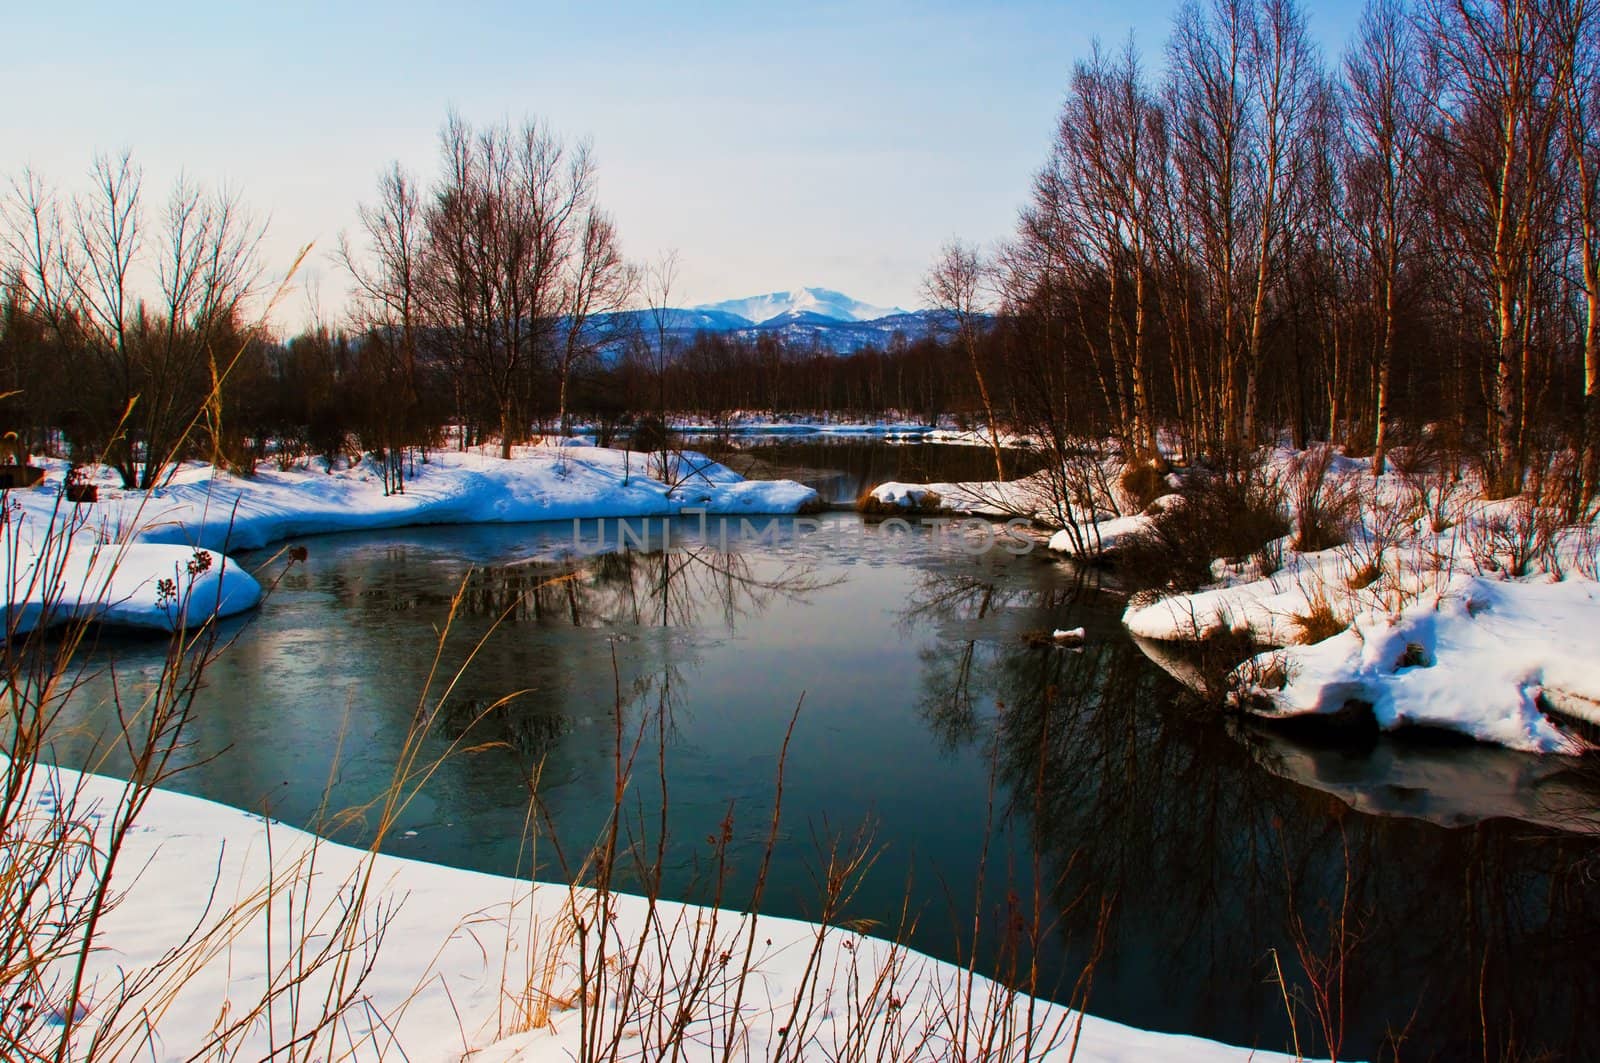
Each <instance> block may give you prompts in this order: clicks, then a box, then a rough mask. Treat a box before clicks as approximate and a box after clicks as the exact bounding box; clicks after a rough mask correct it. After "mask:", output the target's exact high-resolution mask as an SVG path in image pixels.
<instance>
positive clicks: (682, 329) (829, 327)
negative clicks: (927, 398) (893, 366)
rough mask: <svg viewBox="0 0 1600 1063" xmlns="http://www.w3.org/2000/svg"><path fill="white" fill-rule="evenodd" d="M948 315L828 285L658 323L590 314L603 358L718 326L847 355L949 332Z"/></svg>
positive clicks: (683, 340)
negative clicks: (866, 299) (885, 303)
mask: <svg viewBox="0 0 1600 1063" xmlns="http://www.w3.org/2000/svg"><path fill="white" fill-rule="evenodd" d="M947 318H948V315H947V314H945V313H943V312H941V311H936V310H901V309H898V308H895V307H882V306H873V305H871V304H870V303H863V302H861V301H860V300H859V299H852V298H850V297H849V296H848V295H845V294H843V293H841V292H836V291H833V290H831V289H828V288H796V289H795V290H794V291H792V292H772V293H769V294H767V295H753V296H750V297H749V298H747V299H728V300H725V301H723V302H720V303H704V304H702V305H700V306H691V307H684V308H681V309H679V308H672V309H669V310H668V311H667V312H666V313H665V314H664V315H663V316H662V318H661V320H660V321H658V320H657V318H656V315H655V314H654V313H653V312H652V311H650V310H622V311H618V312H617V313H613V314H603V315H600V316H599V317H597V318H594V319H592V320H591V321H590V323H589V328H590V329H592V330H593V332H594V333H595V335H596V337H597V339H598V342H599V343H600V345H601V347H602V349H604V350H605V351H606V357H608V358H609V357H613V356H615V355H617V354H618V353H619V352H621V351H622V350H623V349H624V348H625V347H626V346H627V345H628V344H630V343H642V344H644V345H646V346H648V347H652V348H653V347H655V346H656V344H658V343H659V342H660V340H661V338H662V334H661V330H662V329H663V328H664V330H665V333H666V336H665V338H666V339H667V341H668V342H669V343H673V344H678V345H682V344H687V343H690V342H692V341H693V340H694V337H695V336H696V335H697V334H699V333H702V332H716V333H722V334H724V335H729V336H736V337H740V338H743V339H755V338H757V337H760V336H779V337H781V338H783V339H784V340H785V341H787V342H788V343H790V344H791V345H796V346H799V347H801V348H807V347H809V348H814V349H816V350H822V351H830V352H832V353H834V354H840V355H848V354H854V353H855V352H856V351H859V350H861V349H862V348H863V347H879V348H884V347H887V346H889V344H890V343H891V342H892V341H893V340H894V339H895V337H896V336H900V337H903V338H905V339H907V340H913V341H915V340H919V339H922V338H923V337H925V336H929V335H934V334H939V333H943V332H947V331H949V327H948V326H949V322H948V320H947Z"/></svg>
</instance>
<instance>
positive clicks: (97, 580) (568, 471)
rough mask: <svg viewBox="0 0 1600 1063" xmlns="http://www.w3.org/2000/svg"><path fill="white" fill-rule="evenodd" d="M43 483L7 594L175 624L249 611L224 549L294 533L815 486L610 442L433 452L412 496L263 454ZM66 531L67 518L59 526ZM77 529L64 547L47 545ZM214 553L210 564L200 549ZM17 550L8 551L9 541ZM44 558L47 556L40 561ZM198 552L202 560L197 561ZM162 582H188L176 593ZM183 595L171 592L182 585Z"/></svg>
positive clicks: (33, 610) (30, 607) (19, 509)
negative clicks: (244, 466)
mask: <svg viewBox="0 0 1600 1063" xmlns="http://www.w3.org/2000/svg"><path fill="white" fill-rule="evenodd" d="M50 465H51V469H50V475H49V476H47V477H46V479H45V480H44V481H43V482H42V483H40V484H39V485H37V486H35V487H33V488H29V489H23V490H13V491H11V492H9V493H8V496H7V497H8V498H9V499H10V500H12V501H13V502H15V503H17V506H16V508H15V509H14V510H13V511H11V512H10V513H9V514H8V517H7V519H8V520H11V521H13V522H14V524H13V529H14V534H13V536H12V538H13V539H14V540H16V541H17V543H18V548H17V551H16V553H17V561H16V564H15V565H14V566H13V565H12V564H11V561H10V559H9V557H8V558H7V559H5V560H0V577H3V578H4V580H5V587H6V588H7V601H8V602H9V603H10V604H11V606H12V607H13V608H15V609H21V610H22V611H23V614H22V618H23V621H24V627H25V628H26V627H31V626H32V625H33V623H34V622H36V620H37V617H38V614H39V611H40V608H41V603H42V601H43V600H44V597H45V595H46V593H47V590H46V588H47V587H53V588H54V591H53V593H54V594H56V595H57V596H59V599H60V601H61V608H60V610H59V611H58V612H57V616H56V618H57V619H65V618H66V617H65V616H64V615H61V614H71V615H83V614H92V615H95V616H97V617H98V618H99V619H101V620H104V621H107V622H112V623H122V624H131V625H135V626H141V627H158V628H160V627H171V625H172V624H173V623H174V621H175V619H176V618H177V616H178V615H179V614H180V613H181V612H182V611H183V610H182V605H183V603H187V608H188V610H189V614H190V621H191V622H193V621H194V620H195V619H196V616H195V615H194V612H195V610H197V609H200V608H202V607H204V608H205V609H207V610H208V611H212V612H216V613H217V614H218V615H222V616H226V615H229V614H231V613H235V612H239V611H241V610H244V609H249V608H251V607H252V606H254V605H255V604H256V602H257V601H258V600H259V598H260V593H261V592H260V587H259V586H258V585H257V584H256V581H255V580H254V579H252V578H251V577H250V575H249V574H248V573H246V572H244V571H242V570H241V569H240V568H239V567H238V566H237V565H235V564H232V563H230V562H227V561H226V560H225V559H224V558H223V557H222V556H221V555H220V553H219V552H220V551H228V550H243V549H251V548H255V547H261V546H265V545H267V544H268V543H272V542H276V541H278V540H281V539H286V538H290V537H292V536H302V535H318V534H322V533H326V532H343V531H359V530H364V529H371V528H394V527H401V526H405V525H412V524H472V523H489V522H493V523H519V522H525V521H542V520H564V519H571V518H579V517H659V516H672V515H676V514H680V513H683V512H693V511H700V510H703V511H705V512H707V513H710V514H713V515H732V514H752V515H757V514H759V515H767V514H782V513H794V512H796V511H798V510H800V509H802V508H803V507H805V506H808V505H810V504H812V503H814V502H815V501H816V498H817V494H816V492H815V491H814V490H813V489H811V488H809V487H806V486H804V485H801V484H797V483H794V482H792V481H788V480H777V481H747V480H744V479H743V478H741V477H740V476H739V475H738V474H737V473H735V472H733V471H732V470H730V469H728V468H727V467H726V466H723V465H719V464H717V463H716V462H713V461H710V460H708V459H706V458H704V457H702V456H700V455H698V454H693V453H684V454H682V455H681V456H679V457H678V458H677V459H676V466H675V467H674V468H673V469H672V470H671V472H672V475H671V477H670V479H671V480H672V481H673V482H672V483H671V484H668V483H665V482H662V481H660V480H657V479H652V478H651V474H652V473H655V472H658V471H659V470H657V469H656V468H655V459H654V458H653V456H650V455H645V454H630V453H627V452H624V451H618V450H607V449H601V448H597V447H587V446H572V445H565V446H560V447H524V448H519V449H518V451H517V453H516V454H515V456H514V457H513V458H512V459H511V460H510V461H506V460H502V459H501V458H499V457H498V456H495V455H490V454H486V453H480V452H468V453H460V452H455V451H450V452H442V453H436V454H433V455H430V458H429V460H428V462H427V463H425V464H422V463H419V464H418V465H417V466H416V471H417V475H416V476H415V477H414V478H412V479H408V480H407V481H406V482H405V491H404V493H403V494H392V495H385V494H384V493H383V481H382V478H381V476H380V475H379V472H378V470H377V469H375V468H374V467H373V466H372V465H371V464H370V463H363V464H360V465H357V466H356V467H355V468H352V469H344V470H339V471H336V472H333V473H332V474H329V473H328V472H326V471H325V470H324V469H321V468H308V469H292V470H288V471H280V470H277V469H274V468H269V467H267V466H263V467H262V468H261V469H260V471H259V472H258V474H257V475H256V476H254V477H252V478H249V479H245V478H242V477H237V476H231V475H228V474H226V473H214V472H213V470H212V469H211V468H210V467H208V466H203V465H188V466H185V467H184V468H182V469H180V470H179V471H178V473H177V475H176V476H175V477H174V478H173V482H172V483H171V484H170V485H168V486H166V487H162V488H158V489H156V490H154V491H150V492H148V493H146V492H139V491H122V490H120V489H119V488H117V487H116V486H115V484H116V480H115V478H114V477H113V476H111V475H110V474H109V473H103V474H102V476H101V478H100V481H99V488H100V501H99V502H96V503H93V504H88V505H83V506H77V507H74V506H72V505H71V504H66V503H62V502H61V501H60V491H61V484H62V479H63V477H64V475H65V472H66V469H65V466H64V465H63V464H62V463H60V462H53V463H50ZM52 527H54V528H56V529H58V530H59V529H64V530H65V533H64V534H62V533H61V532H60V531H58V533H57V534H55V535H52V534H51V533H50V531H49V529H51V528H52ZM50 539H53V540H54V541H55V542H56V543H57V544H58V545H59V544H60V543H62V542H64V541H66V540H68V539H70V542H71V544H72V545H71V549H70V550H67V551H65V553H64V556H63V557H57V556H55V553H54V552H52V551H51V549H50V548H49V547H48V546H47V544H46V540H50ZM195 547H199V548H202V555H203V556H205V557H207V558H208V559H209V560H208V561H205V562H198V561H197V560H196V559H197V556H201V555H196V554H195V552H194V550H193V549H192V548H195ZM8 553H9V552H8ZM41 557H43V558H44V560H43V562H42V563H41V562H40V560H39V559H40V558H41ZM191 562H196V564H195V568H196V571H195V572H193V573H191V572H190V571H189V565H190V563H191ZM164 579H172V580H174V581H175V584H174V586H173V587H171V588H167V589H164V588H163V585H162V583H161V581H162V580H164ZM168 591H170V593H168Z"/></svg>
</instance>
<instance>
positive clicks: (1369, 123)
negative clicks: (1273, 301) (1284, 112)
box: [1342, 0, 1434, 475]
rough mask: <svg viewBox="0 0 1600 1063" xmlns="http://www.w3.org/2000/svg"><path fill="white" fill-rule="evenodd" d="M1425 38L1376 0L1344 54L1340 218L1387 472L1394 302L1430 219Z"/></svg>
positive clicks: (1379, 463)
mask: <svg viewBox="0 0 1600 1063" xmlns="http://www.w3.org/2000/svg"><path fill="white" fill-rule="evenodd" d="M1421 53H1422V42H1421V41H1420V39H1419V37H1418V33H1417V30H1416V26H1415V24H1414V23H1413V22H1412V21H1411V19H1410V18H1408V17H1407V15H1406V13H1405V11H1404V9H1403V8H1402V7H1401V6H1400V3H1399V0H1371V2H1370V3H1369V4H1368V5H1367V8H1366V10H1365V11H1364V12H1363V14H1362V17H1361V26H1360V29H1359V30H1358V31H1357V33H1356V38H1355V40H1354V42H1353V43H1352V46H1351V49H1350V51H1349V52H1348V53H1347V54H1346V56H1345V62H1344V74H1345V77H1344V82H1343V93H1342V96H1343V104H1344V106H1343V109H1342V113H1343V116H1344V123H1343V130H1344V145H1345V151H1346V156H1347V157H1346V162H1345V169H1346V173H1347V177H1348V185H1349V187H1350V195H1349V197H1348V199H1347V205H1348V209H1347V210H1346V211H1345V212H1344V220H1345V222H1346V224H1347V226H1348V229H1349V231H1350V233H1351V234H1352V236H1353V237H1354V240H1355V243H1356V246H1357V247H1359V249H1360V255H1361V258H1362V261H1363V263H1364V265H1365V272H1366V274H1367V277H1368V278H1369V281H1370V285H1371V287H1370V299H1371V301H1372V305H1373V308H1374V310H1375V311H1376V314H1375V319H1376V326H1375V328H1374V343H1373V358H1374V362H1375V365H1376V374H1375V375H1376V378H1377V394H1376V418H1375V420H1376V424H1375V428H1374V434H1373V452H1372V468H1373V472H1374V473H1375V474H1377V475H1382V473H1383V471H1384V463H1385V462H1384V459H1385V455H1386V454H1387V451H1388V444H1389V434H1390V424H1391V421H1392V419H1393V418H1392V412H1391V407H1390V375H1391V368H1392V366H1393V362H1394V342H1395V326H1396V322H1397V315H1398V307H1397V305H1396V300H1397V296H1398V292H1399V286H1400V282H1401V272H1402V270H1403V268H1404V267H1405V265H1406V263H1407V262H1408V260H1409V259H1410V258H1411V257H1412V256H1413V255H1414V254H1415V252H1416V249H1417V243H1418V241H1419V239H1420V237H1421V229H1422V226H1423V225H1424V224H1425V223H1426V219H1427V210H1428V182H1427V173H1428V169H1429V157H1428V152H1427V149H1428V144H1427V121H1428V107H1429V101H1430V100H1431V99H1432V97H1433V94H1434V86H1432V85H1431V84H1430V83H1429V80H1428V78H1427V74H1426V68H1425V67H1424V66H1423V65H1422V64H1421V63H1420V62H1419V61H1418V57H1419V56H1420V55H1421Z"/></svg>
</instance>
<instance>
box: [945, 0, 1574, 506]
mask: <svg viewBox="0 0 1600 1063" xmlns="http://www.w3.org/2000/svg"><path fill="white" fill-rule="evenodd" d="M1597 108H1600V14H1597V11H1596V4H1595V3H1594V2H1593V0H1420V2H1419V3H1418V4H1417V5H1415V6H1407V5H1406V3H1405V2H1404V0H1371V2H1370V3H1369V4H1368V6H1367V8H1366V10H1365V12H1364V13H1363V16H1362V19H1361V22H1360V25H1359V28H1358V30H1357V32H1356V34H1355V36H1354V38H1353V39H1352V40H1351V42H1350V44H1349V46H1348V48H1347V49H1346V51H1345V52H1344V54H1343V56H1342V57H1341V58H1340V59H1339V60H1338V61H1337V62H1334V63H1330V62H1329V61H1328V60H1327V59H1326V58H1325V57H1324V56H1323V54H1322V53H1321V51H1320V50H1319V49H1318V48H1317V46H1316V45H1315V44H1314V43H1313V41H1312V40H1311V38H1310V35H1309V33H1308V29H1307V22H1306V15H1305V12H1304V9H1303V8H1302V7H1301V6H1300V5H1299V4H1298V3H1297V0H1190V2H1188V3H1186V4H1185V5H1184V6H1183V7H1182V8H1181V9H1180V11H1179V13H1178V15H1177V17H1176V18H1175V20H1174V24H1173V29H1172V34H1171V38H1170V40H1169V41H1168V44H1167V50H1166V63H1165V68H1164V74H1163V76H1162V78H1161V79H1160V80H1159V81H1158V80H1154V79H1152V78H1151V77H1150V76H1149V75H1148V74H1147V73H1146V71H1145V67H1144V62H1143V59H1142V57H1141V56H1140V54H1139V52H1138V50H1137V49H1136V48H1134V46H1133V45H1132V44H1131V43H1129V44H1128V45H1127V46H1125V47H1123V48H1121V49H1118V50H1107V49H1104V48H1102V47H1100V46H1099V45H1098V44H1097V45H1096V46H1095V48H1094V50H1093V52H1092V54H1091V55H1090V56H1089V57H1087V58H1086V59H1084V60H1082V61H1081V62H1079V63H1078V64H1077V65H1076V66H1075V68H1074V70H1073V73H1072V77H1071V81H1070V85H1069V88H1068V92H1067V98H1066V101H1065V103H1064V105H1063V107H1062V109H1061V112H1060V117H1059V120H1058V122H1057V125H1056V129H1055V135H1054V138H1053V142H1052V144H1051V149H1050V153H1049V156H1048V160H1047V161H1046V163H1045V164H1044V166H1043V167H1042V168H1041V169H1040V171H1039V172H1038V174H1037V175H1036V178H1035V181H1034V189H1033V194H1032V197H1031V200H1030V202H1029V203H1028V204H1027V205H1026V207H1025V208H1024V210H1023V212H1022V216H1021V222H1020V225H1019V230H1018V233H1017V236H1016V238H1015V239H1014V240H1012V241H1011V242H1010V243H1009V244H1008V245H1007V246H1006V247H1004V248H1003V249H1002V250H1001V251H1000V252H999V253H998V254H997V255H996V256H995V257H994V259H993V261H992V262H990V263H987V265H988V266H989V267H990V268H991V269H992V270H993V271H994V280H995V285H996V288H997V290H998V291H999V292H1000V295H1001V298H1002V300H1003V305H1004V307H1005V311H1006V313H1005V315H1004V320H1005V327H1006V328H1007V329H1009V330H1011V331H1013V332H1014V333H1015V335H1014V336H1013V337H1012V339H1011V341H1010V343H1009V348H1010V350H1011V354H1010V356H1009V358H1006V359H1003V361H1005V362H1006V363H1007V366H1008V367H1007V368H1006V370H1005V375H1006V376H1007V377H1008V378H1010V379H1012V380H1013V381H1015V380H1023V379H1026V380H1033V381H1036V382H1037V384H1038V385H1039V386H1037V387H1029V388H1023V389H1022V390H1021V391H1020V393H1019V395H1020V397H1021V401H1024V402H1031V403H1032V404H1033V405H1035V406H1036V407H1041V406H1042V408H1036V409H1035V410H1034V411H1033V412H1032V415H1031V419H1032V420H1034V421H1038V422H1043V423H1045V424H1053V423H1054V422H1056V421H1058V420H1060V419H1063V418H1065V419H1068V420H1076V421H1079V422H1083V421H1089V422H1093V423H1096V424H1098V425H1102V426H1104V427H1105V428H1107V429H1108V430H1109V431H1111V432H1112V433H1114V434H1116V435H1117V436H1118V437H1120V438H1121V439H1123V440H1124V441H1125V443H1126V444H1127V446H1128V448H1129V449H1130V450H1131V451H1132V452H1134V453H1136V454H1147V455H1153V454H1155V453H1156V452H1157V450H1158V445H1159V444H1161V443H1162V442H1163V441H1164V440H1163V438H1162V437H1163V434H1170V435H1171V436H1172V437H1173V438H1174V439H1175V440H1176V441H1177V442H1178V443H1179V445H1180V446H1181V449H1182V450H1184V451H1185V452H1187V453H1191V454H1195V453H1205V452H1212V451H1217V450H1220V449H1225V448H1229V447H1238V446H1246V447H1248V446H1254V445H1257V444H1260V443H1264V442H1269V441H1271V440H1273V439H1275V438H1278V437H1279V435H1280V434H1286V435H1288V436H1289V437H1290V438H1291V439H1292V440H1293V442H1295V443H1296V444H1298V445H1304V444H1305V443H1306V442H1307V441H1309V440H1316V439H1331V440H1335V441H1338V442H1340V443H1343V444H1345V445H1346V446H1347V447H1349V448H1351V449H1352V450H1353V451H1355V452H1356V453H1362V454H1371V455H1372V456H1373V458H1374V461H1375V464H1376V466H1377V468H1378V469H1379V470H1380V471H1381V470H1382V469H1383V467H1384V464H1385V460H1386V455H1387V453H1388V452H1389V451H1390V449H1391V448H1392V447H1393V446H1394V444H1395V442H1396V435H1397V433H1398V432H1400V431H1401V430H1402V427H1403V426H1404V428H1405V430H1408V431H1413V432H1414V431H1416V430H1418V429H1419V428H1420V427H1422V426H1424V425H1428V426H1432V430H1433V431H1435V432H1440V431H1449V432H1451V433H1453V434H1454V435H1456V436H1458V437H1459V438H1461V439H1463V440H1464V441H1466V442H1467V443H1468V444H1470V445H1471V447H1472V449H1473V450H1474V452H1475V453H1476V454H1477V455H1478V456H1479V457H1480V459H1481V461H1482V464H1483V466H1484V472H1485V474H1486V479H1487V481H1488V482H1489V483H1490V485H1491V487H1492V488H1493V489H1494V490H1496V491H1497V492H1499V493H1503V494H1509V493H1513V492H1515V491H1517V490H1520V489H1521V488H1522V487H1523V485H1524V481H1525V478H1526V477H1527V476H1528V474H1529V471H1530V470H1534V471H1537V470H1539V469H1541V468H1542V467H1543V466H1545V465H1547V464H1548V463H1549V462H1551V461H1552V460H1556V459H1557V458H1558V456H1559V455H1561V454H1567V455H1573V454H1577V455H1581V458H1582V460H1581V472H1582V489H1583V492H1584V495H1585V497H1592V496H1593V495H1594V493H1595V490H1596V487H1597V486H1600V485H1597V475H1600V463H1597V446H1600V342H1597V341H1600V213H1597V211H1600V199H1597V194H1596V193H1597V191H1600V185H1597V183H1596V181H1597V177H1600V129H1597V128H1596V127H1595V117H1596V114H1597V113H1600V111H1597ZM963 253H966V252H965V249H963V248H960V247H955V248H952V249H949V250H948V251H947V252H946V255H945V258H944V259H943V260H942V262H941V266H944V265H946V264H948V263H949V262H950V261H951V260H952V259H953V258H956V257H959V256H960V255H961V254H963ZM1030 397H1031V398H1030Z"/></svg>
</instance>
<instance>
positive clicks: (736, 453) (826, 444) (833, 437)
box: [694, 433, 1039, 504]
mask: <svg viewBox="0 0 1600 1063" xmlns="http://www.w3.org/2000/svg"><path fill="white" fill-rule="evenodd" d="M694 445H695V446H696V447H697V448H699V449H700V450H702V451H704V452H705V453H706V454H708V455H710V456H711V457H714V458H716V459H717V460H718V461H720V462H723V463H724V464H726V465H728V466H730V467H731V468H733V469H735V470H736V471H738V472H739V473H741V474H742V475H744V476H746V477H748V478H752V479H761V480H773V479H784V480H798V481H799V482H801V483H803V484H806V485H808V486H810V487H814V488H816V490H817V493H818V494H820V495H821V496H822V498H823V500H824V501H826V502H830V503H836V504H837V503H845V504H849V503H853V502H855V500H856V499H857V498H859V497H860V496H861V494H862V492H864V491H866V490H869V489H870V488H873V487H876V486H877V485H878V484H881V483H885V482H887V481H889V480H899V481H901V482H906V483H928V482H941V483H960V482H963V481H970V480H993V479H994V478H995V475H994V454H993V452H992V451H990V450H989V449H988V448H987V447H973V446H963V445H952V444H948V443H928V442H923V441H921V440H919V439H917V438H916V437H911V438H905V439H894V440H891V441H884V440H882V439H868V438H863V437H860V436H850V435H842V434H833V433H812V434H804V435H802V434H783V435H778V436H770V435H761V434H746V435H742V436H741V435H735V436H732V437H731V438H730V439H729V440H728V441H726V442H721V443H719V442H717V441H715V440H712V439H706V440H700V441H696V442H695V444H694ZM1002 461H1003V462H1004V463H1005V469H1006V476H1007V478H1010V477H1013V476H1020V475H1025V474H1027V473H1030V472H1033V471H1034V470H1035V469H1037V468H1038V467H1039V464H1038V459H1037V458H1035V457H1034V456H1033V455H1031V454H1028V453H1026V452H1023V451H1017V450H1006V451H1004V452H1002Z"/></svg>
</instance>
